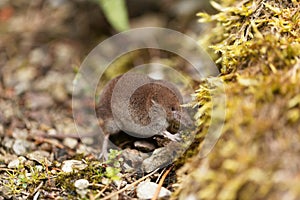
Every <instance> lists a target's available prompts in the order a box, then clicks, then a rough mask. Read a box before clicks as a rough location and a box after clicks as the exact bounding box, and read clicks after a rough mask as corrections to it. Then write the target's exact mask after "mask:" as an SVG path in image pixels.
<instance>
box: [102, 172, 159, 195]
mask: <svg viewBox="0 0 300 200" xmlns="http://www.w3.org/2000/svg"><path fill="white" fill-rule="evenodd" d="M158 170H159V168H157V169H156V170H154V171H153V172H151V173H150V174H148V175H147V176H144V177H142V178H140V179H139V180H137V181H135V182H133V183H131V184H129V185H127V186H126V187H124V188H122V189H121V190H118V191H116V192H114V193H111V194H110V195H108V196H106V197H104V198H103V199H102V200H106V199H110V198H112V197H113V196H115V195H117V194H120V193H122V192H124V191H125V190H127V189H128V188H130V187H133V186H135V185H136V184H138V183H139V182H141V181H143V180H145V179H146V178H148V177H150V176H152V175H153V174H155V173H156V172H157V171H158Z"/></svg>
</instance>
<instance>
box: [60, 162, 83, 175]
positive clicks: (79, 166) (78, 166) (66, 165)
mask: <svg viewBox="0 0 300 200" xmlns="http://www.w3.org/2000/svg"><path fill="white" fill-rule="evenodd" d="M86 167H87V164H84V163H83V162H82V161H80V160H65V161H64V162H63V164H62V167H61V170H62V171H63V172H66V173H70V172H73V171H74V170H83V169H85V168H86Z"/></svg>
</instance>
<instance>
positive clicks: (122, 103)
mask: <svg viewBox="0 0 300 200" xmlns="http://www.w3.org/2000/svg"><path fill="white" fill-rule="evenodd" d="M182 103H183V100H182V96H181V94H180V92H179V90H178V89H177V88H176V87H175V86H174V85H173V84H171V83H170V82H168V81H164V80H155V79H152V78H150V77H148V76H147V75H145V74H139V73H126V74H125V75H120V76H118V77H116V78H114V79H112V80H111V81H109V82H108V83H107V85H106V86H105V87H104V88H103V90H102V92H101V94H100V98H99V104H98V105H97V107H96V114H97V117H98V118H99V121H100V126H101V128H102V130H103V132H104V136H105V138H104V141H103V146H102V155H103V156H104V157H107V144H108V138H109V136H110V135H112V134H116V133H118V132H120V131H124V132H126V133H128V134H130V135H132V136H134V137H137V138H149V137H151V136H154V135H163V136H164V137H167V138H169V139H170V140H172V141H180V137H179V136H178V134H176V133H177V132H178V130H179V128H180V126H181V125H186V123H185V122H184V121H186V120H183V119H184V118H186V117H183V114H182V113H183V112H184V111H183V109H182V107H181V104H182Z"/></svg>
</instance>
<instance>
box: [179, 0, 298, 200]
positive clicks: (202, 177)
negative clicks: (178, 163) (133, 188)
mask: <svg viewBox="0 0 300 200" xmlns="http://www.w3.org/2000/svg"><path fill="white" fill-rule="evenodd" d="M213 5H214V7H216V8H218V9H219V10H220V12H219V13H218V14H216V15H213V16H209V15H207V14H203V13H201V14H199V16H200V17H201V21H205V22H208V21H209V22H213V23H215V28H213V30H212V31H211V30H210V34H208V35H206V36H205V37H202V38H204V39H203V40H202V44H206V45H207V48H210V49H212V50H214V52H213V53H214V55H213V56H212V57H213V58H214V59H215V60H216V62H217V63H218V66H219V67H220V70H221V72H222V73H221V75H220V77H219V78H221V79H222V80H223V81H224V82H225V88H226V96H227V102H226V120H225V123H224V128H223V131H222V137H221V138H220V140H219V142H218V143H217V145H216V146H215V148H214V149H213V151H212V152H211V153H210V154H209V155H208V157H206V158H204V159H200V158H199V156H198V155H197V154H196V153H195V155H194V156H193V157H192V158H191V159H189V160H187V162H186V164H185V165H184V166H183V167H182V168H181V169H179V170H178V181H179V182H181V187H180V188H179V189H178V190H177V191H176V193H175V195H174V198H176V199H186V198H187V197H188V196H194V197H195V198H196V199H198V198H200V199H226V200H227V199H284V198H285V197H286V196H289V197H290V198H291V199H299V198H300V187H299V186H300V181H299V178H298V176H299V166H300V161H299V153H300V149H299V145H298V143H299V141H300V135H299V133H300V96H299V94H300V85H299V80H300V38H299V37H300V18H299V16H300V15H299V8H300V7H299V2H296V1H242V2H237V1H228V0H227V1H225V0H224V1H222V2H221V3H220V4H216V3H213ZM211 89H213V88H212V87H211V86H210V85H209V84H207V82H205V81H204V82H203V83H201V85H200V86H199V89H198V90H197V91H196V94H195V97H196V105H198V106H199V107H200V108H199V110H198V113H197V114H196V120H197V122H198V129H199V131H200V132H201V134H202V135H203V133H204V134H205V133H206V132H207V129H208V127H209V124H210V112H211V99H210V97H209V96H208V94H209V91H210V90H211ZM196 139H197V138H196ZM199 143H200V144H201V141H200V140H199ZM199 148H201V146H199ZM199 148H198V149H199ZM186 185H193V187H185V186H186Z"/></svg>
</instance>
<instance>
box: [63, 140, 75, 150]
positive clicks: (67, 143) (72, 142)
mask: <svg viewBox="0 0 300 200" xmlns="http://www.w3.org/2000/svg"><path fill="white" fill-rule="evenodd" d="M63 144H64V145H65V146H67V147H69V148H70V149H75V147H76V146H77V144H78V141H77V140H76V139H74V138H65V139H64V141H63Z"/></svg>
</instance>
